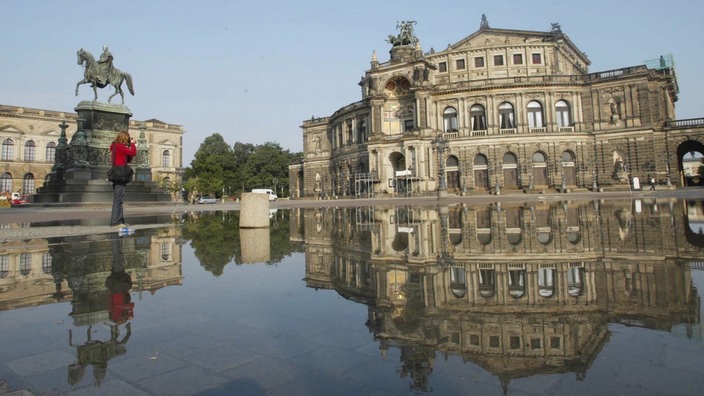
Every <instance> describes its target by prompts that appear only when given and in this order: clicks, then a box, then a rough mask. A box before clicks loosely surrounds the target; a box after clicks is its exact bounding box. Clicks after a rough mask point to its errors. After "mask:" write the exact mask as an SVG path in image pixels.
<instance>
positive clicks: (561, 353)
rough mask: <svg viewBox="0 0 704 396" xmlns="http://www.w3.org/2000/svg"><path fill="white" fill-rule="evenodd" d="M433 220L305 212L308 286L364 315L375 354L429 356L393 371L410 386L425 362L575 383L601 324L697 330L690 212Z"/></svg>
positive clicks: (569, 207)
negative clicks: (445, 358) (437, 356)
mask: <svg viewBox="0 0 704 396" xmlns="http://www.w3.org/2000/svg"><path fill="white" fill-rule="evenodd" d="M694 205H695V206H697V205H696V204H694ZM689 206H690V207H691V206H692V205H689ZM699 206H701V205H699ZM438 209H439V210H436V209H427V208H418V207H388V208H335V209H327V210H326V209H315V210H307V211H305V213H304V214H303V215H301V217H302V218H303V220H302V222H303V223H305V242H306V282H307V285H308V286H309V287H321V288H330V289H334V290H336V291H338V292H339V293H340V294H341V295H343V296H345V297H346V298H349V299H351V300H354V301H359V302H362V303H364V304H366V305H368V306H369V320H368V322H367V325H368V326H369V328H370V329H371V330H372V331H373V332H374V334H375V335H376V336H377V338H378V339H379V342H380V348H381V349H382V351H385V349H387V348H391V347H395V348H399V349H400V350H402V351H408V352H409V354H408V356H414V357H413V359H418V358H420V357H421V356H425V357H426V360H421V361H416V362H415V363H413V364H410V363H409V362H406V361H404V362H403V365H404V367H406V368H408V367H416V368H418V369H419V371H418V372H417V373H415V374H411V377H412V378H413V382H414V386H417V387H418V388H419V389H422V388H423V385H422V383H423V381H422V379H423V378H425V377H426V376H427V375H428V370H430V371H432V370H431V368H432V357H433V356H434V353H433V352H434V351H442V352H444V353H446V354H455V355H459V356H461V357H462V358H464V359H466V360H467V361H472V362H475V363H476V364H479V365H481V366H482V367H484V368H485V369H487V370H489V371H491V372H492V373H494V374H496V375H498V376H500V377H501V378H502V380H504V381H508V380H510V379H512V378H518V377H523V376H528V375H534V374H539V373H557V372H575V373H577V375H583V374H584V373H585V372H586V370H587V369H588V368H589V365H590V364H591V362H592V361H593V359H594V358H595V357H596V354H597V353H598V351H599V350H600V349H601V347H602V346H603V344H604V343H605V342H606V340H607V339H608V329H607V325H608V324H609V323H622V324H625V325H628V326H643V327H647V328H651V329H660V330H670V329H671V328H673V326H675V325H679V324H683V323H684V324H687V325H689V326H694V325H698V324H699V321H700V318H699V300H698V296H697V293H696V291H695V290H694V289H693V286H692V280H691V275H690V266H697V265H699V264H697V263H699V262H700V258H701V256H702V251H703V249H704V240H697V239H693V238H688V237H686V236H685V235H684V234H686V233H687V232H688V229H689V228H688V226H687V223H688V222H689V221H692V220H694V219H690V217H691V216H692V213H693V211H692V210H690V211H689V213H688V212H687V211H686V210H685V211H683V210H682V206H680V205H674V204H673V203H672V202H664V203H663V202H654V201H653V202H645V203H644V202H642V201H637V202H631V201H606V202H602V203H600V202H594V203H592V202H584V203H571V202H558V203H554V204H548V203H534V204H502V205H499V204H492V205H489V206H485V207H468V206H464V205H455V206H450V207H446V208H438ZM673 230H674V231H675V232H673ZM347 241H357V242H354V244H353V245H349V244H348V243H347ZM411 352H412V353H411ZM402 356H404V354H403V353H402ZM418 381H420V382H418Z"/></svg>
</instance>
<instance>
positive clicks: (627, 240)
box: [0, 198, 704, 395]
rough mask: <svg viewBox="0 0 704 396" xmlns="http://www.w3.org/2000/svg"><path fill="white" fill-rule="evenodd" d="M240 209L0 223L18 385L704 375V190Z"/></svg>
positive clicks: (692, 391)
mask: <svg viewBox="0 0 704 396" xmlns="http://www.w3.org/2000/svg"><path fill="white" fill-rule="evenodd" d="M328 206H329V205H328ZM238 216H239V212H237V211H220V210H210V211H198V212H189V211H179V212H176V213H172V214H165V215H155V216H149V217H137V218H134V219H130V220H132V221H133V223H134V224H135V228H136V231H135V232H134V233H131V234H127V235H118V233H116V232H111V233H89V234H87V235H71V236H60V237H46V238H39V237H38V238H25V239H8V240H6V241H4V242H2V243H0V337H1V338H2V344H1V345H2V346H1V347H0V393H2V392H3V391H4V392H11V391H14V390H27V391H29V392H32V393H35V394H59V395H61V394H72V395H73V394H75V395H81V394H86V395H87V394H129V395H192V394H202V395H407V394H434V395H460V394H462V395H464V394H476V395H502V394H509V395H564V394H571V395H591V394H603V395H663V394H667V395H697V394H701V392H702V391H701V389H703V388H704V375H702V374H704V342H703V338H704V337H703V336H704V329H702V324H701V317H702V307H701V298H702V293H703V291H704V202H702V201H699V200H682V199H659V198H658V199H655V198H646V199H628V198H625V199H607V200H598V201H576V200H570V201H536V202H503V203H497V202H493V203H487V204H476V205H467V204H462V203H455V204H446V205H438V204H435V205H416V206H405V205H397V206H391V205H387V206H368V207H334V206H330V207H324V205H321V206H319V207H316V208H294V209H272V210H271V211H270V227H269V228H268V229H240V228H239V221H238V220H239V217H238ZM140 224H141V225H143V227H140ZM53 225H56V224H52V223H48V222H47V223H41V222H37V223H24V224H9V225H5V226H6V228H13V227H14V228H30V229H31V228H33V227H49V226H53ZM80 227H81V225H80V224H76V228H80Z"/></svg>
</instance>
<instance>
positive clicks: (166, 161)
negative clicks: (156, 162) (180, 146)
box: [161, 150, 171, 167]
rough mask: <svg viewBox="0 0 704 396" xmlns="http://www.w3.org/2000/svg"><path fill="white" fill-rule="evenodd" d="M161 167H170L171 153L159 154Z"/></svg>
mask: <svg viewBox="0 0 704 396" xmlns="http://www.w3.org/2000/svg"><path fill="white" fill-rule="evenodd" d="M161 166H163V167H169V166H171V151H169V150H164V151H163V152H162V153H161Z"/></svg>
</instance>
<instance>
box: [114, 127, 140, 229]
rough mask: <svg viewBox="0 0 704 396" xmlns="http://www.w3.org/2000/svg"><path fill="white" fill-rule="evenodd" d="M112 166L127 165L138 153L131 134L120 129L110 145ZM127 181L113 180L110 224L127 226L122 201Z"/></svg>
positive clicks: (118, 226) (120, 226)
mask: <svg viewBox="0 0 704 396" xmlns="http://www.w3.org/2000/svg"><path fill="white" fill-rule="evenodd" d="M110 153H111V157H112V166H113V167H115V166H126V165H128V164H129V163H130V162H131V161H132V158H133V157H134V156H135V155H137V144H136V143H135V141H134V139H132V138H130V134H129V133H127V132H125V131H120V132H119V133H118V134H117V137H116V138H115V140H114V141H113V142H112V144H111V145H110ZM126 187H127V183H119V182H115V181H113V182H112V192H113V198H112V213H111V215H110V225H111V226H113V227H115V228H123V227H127V225H126V224H125V216H124V214H123V212H122V202H123V201H124V200H125V188H126Z"/></svg>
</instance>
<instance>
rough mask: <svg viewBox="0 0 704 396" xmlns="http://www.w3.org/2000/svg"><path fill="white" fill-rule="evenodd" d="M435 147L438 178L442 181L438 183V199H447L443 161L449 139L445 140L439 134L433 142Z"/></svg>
mask: <svg viewBox="0 0 704 396" xmlns="http://www.w3.org/2000/svg"><path fill="white" fill-rule="evenodd" d="M433 146H434V147H435V150H437V153H438V176H439V179H440V180H439V181H438V198H445V197H447V184H446V182H445V162H444V161H443V153H444V152H445V148H446V147H447V139H445V136H443V134H442V133H439V134H438V136H437V137H436V138H435V139H434V140H433Z"/></svg>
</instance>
